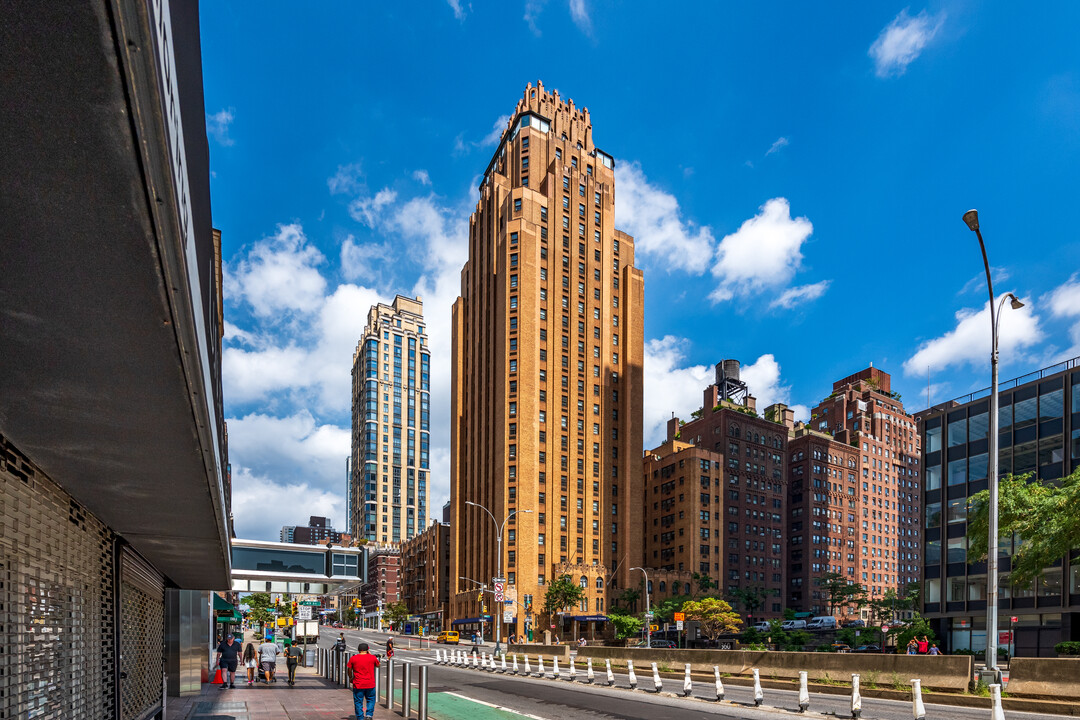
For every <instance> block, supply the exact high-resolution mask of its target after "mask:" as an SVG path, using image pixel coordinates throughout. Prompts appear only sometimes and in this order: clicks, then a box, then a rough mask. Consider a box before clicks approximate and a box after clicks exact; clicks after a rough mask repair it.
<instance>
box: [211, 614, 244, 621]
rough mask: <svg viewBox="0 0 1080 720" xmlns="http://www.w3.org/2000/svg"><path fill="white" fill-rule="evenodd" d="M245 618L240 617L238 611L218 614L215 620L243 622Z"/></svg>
mask: <svg viewBox="0 0 1080 720" xmlns="http://www.w3.org/2000/svg"><path fill="white" fill-rule="evenodd" d="M243 620H244V619H243V618H242V617H240V615H239V614H238V613H234V614H232V615H218V616H217V617H216V618H215V621H216V622H219V623H240V622H243Z"/></svg>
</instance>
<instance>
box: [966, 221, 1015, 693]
mask: <svg viewBox="0 0 1080 720" xmlns="http://www.w3.org/2000/svg"><path fill="white" fill-rule="evenodd" d="M964 222H965V223H966V224H967V226H968V229H969V230H971V231H972V232H974V233H975V235H976V236H977V237H978V238H979V249H980V250H982V259H983V268H984V269H985V270H986V289H987V291H988V292H989V293H990V335H991V343H990V448H989V454H990V467H989V470H988V472H987V474H988V475H989V478H988V480H987V484H988V485H989V489H990V503H989V508H988V513H987V514H988V515H989V523H988V524H989V536H990V537H989V538H988V543H987V559H986V582H987V593H986V595H987V597H986V670H987V673H989V674H992V675H993V682H995V683H999V682H1001V678H1000V671H999V670H998V666H997V641H998V636H997V633H998V329H999V322H1000V320H1001V311H1002V310H1003V309H1004V308H1005V301H1006V300H1008V301H1009V306H1010V307H1011V308H1012V309H1013V310H1019V309H1020V308H1022V307H1024V303H1022V302H1020V299H1019V298H1018V297H1016V296H1015V295H1013V294H1012V293H1007V294H1006V295H1005V296H1004V297H1003V298H1001V301H1000V302H998V303H997V306H996V308H995V300H996V298H995V297H994V284H993V282H992V281H991V279H990V262H989V260H987V258H986V244H985V243H984V242H983V236H982V232H980V231H979V211H978V210H968V211H967V212H966V213H964ZM988 684H989V683H988Z"/></svg>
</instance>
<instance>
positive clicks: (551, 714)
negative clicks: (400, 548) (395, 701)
mask: <svg viewBox="0 0 1080 720" xmlns="http://www.w3.org/2000/svg"><path fill="white" fill-rule="evenodd" d="M338 632H342V631H340V630H330V629H324V632H323V634H322V636H321V637H320V645H321V646H322V647H330V646H331V645H332V644H333V642H334V640H335V639H336V638H337V633H338ZM344 632H345V638H346V641H347V643H348V646H349V648H350V650H353V649H355V647H356V644H357V643H358V642H359V641H360V640H363V641H365V642H368V643H369V644H370V645H371V646H372V649H373V650H374V651H376V652H377V653H379V654H382V653H383V652H384V648H385V642H386V638H387V635H386V634H384V633H378V632H373V631H352V630H345V631H344ZM412 644H413V647H414V648H417V647H418V646H419V644H420V643H419V642H418V641H417V640H415V639H414V640H413V641H412ZM423 644H424V647H425V649H423V650H420V649H412V650H410V649H408V647H407V646H408V642H403V641H401V640H395V660H398V661H406V662H415V663H418V664H424V665H428V666H429V667H430V669H429V671H428V672H429V687H428V691H429V692H430V693H453V694H454V695H455V696H460V697H462V698H463V699H464V698H467V699H469V700H473V701H476V702H477V703H480V704H479V705H477V706H476V707H477V709H478V710H482V711H483V712H469V713H463V714H462V715H461V718H463V720H475V719H476V718H477V717H480V716H488V715H489V714H490V712H491V708H492V707H494V708H498V709H502V710H505V711H509V712H506V713H499V714H497V716H499V717H505V718H512V717H514V715H513V713H516V714H517V715H518V716H525V717H531V718H534V719H537V720H564V719H568V718H627V719H628V720H630V719H635V720H636V719H638V718H641V719H643V720H667V719H671V720H688V719H690V718H748V719H751V720H753V719H758V718H761V719H764V718H768V719H770V720H776V718H777V717H778V716H779V715H784V714H788V713H791V714H796V713H797V712H798V694H797V692H795V691H791V690H772V689H768V688H766V689H765V690H764V696H765V697H764V703H763V706H762V707H760V708H755V707H754V706H753V690H752V689H751V688H749V687H744V686H740V685H731V684H726V685H725V690H726V694H725V700H724V702H722V703H718V702H716V700H715V697H716V689H715V685H714V684H713V683H712V682H694V683H693V691H692V697H691V698H682V697H672V696H671V695H669V694H660V695H658V694H656V693H653V692H647V691H645V690H644V689H646V688H647V689H648V690H652V688H653V680H652V673H651V669H650V668H649V666H645V668H643V669H641V671H639V672H638V688H639V689H638V690H636V691H631V690H630V687H629V680H628V677H627V675H625V674H620V673H616V674H615V687H613V688H608V687H606V676H605V673H604V666H603V665H602V664H594V671H596V674H597V680H598V681H599V682H600V683H601V685H600V686H596V685H592V686H590V685H585V684H583V680H584V678H585V667H584V663H581V664H579V665H578V667H577V672H578V681H577V682H574V683H571V682H569V681H567V680H559V681H555V680H550V679H546V680H542V679H539V678H524V677H519V676H510V675H502V674H498V673H490V672H482V671H478V670H465V669H458V668H455V667H448V666H443V665H435V664H434V655H435V653H434V648H435V647H439V648H446V647H449V648H450V649H454V646H444V645H439V646H436V645H435V644H434V643H428V642H425V643H423ZM469 647H471V645H468V644H463V645H461V646H460V649H467V648H469ZM487 650H488V651H490V650H491V645H490V643H489V644H488V646H487ZM519 660H520V658H519ZM532 660H533V663H532V665H533V667H532V669H533V672H534V673H535V672H536V664H535V658H532ZM545 666H546V667H545V669H546V670H547V672H548V675H549V676H550V674H551V666H550V664H547V663H546V664H545ZM519 667H521V668H522V669H524V666H523V663H521V662H519ZM560 669H561V670H562V672H563V674H564V675H565V674H566V672H567V671H568V668H567V667H566V666H565V665H563V666H562V667H561V668H560ZM663 683H664V688H663V689H664V691H665V693H679V694H680V695H681V693H682V680H676V679H671V678H664V679H663ZM695 698H700V699H695ZM823 715H824V716H830V717H841V718H848V717H851V700H850V697H849V696H847V695H822V694H817V693H811V695H810V713H809V714H808V715H803V717H813V716H818V717H821V716H823ZM989 716H990V711H989V708H988V707H987V708H962V707H956V706H952V705H932V704H927V705H926V717H927V718H928V720H932V719H933V718H948V719H949V720H976V719H978V720H985V719H986V718H988V717H989ZM862 717H863V718H867V719H868V720H908V719H909V718H911V717H912V709H911V703H910V702H909V701H895V700H880V699H876V698H863V712H862ZM1007 717H1008V718H1009V719H1010V720H1012V719H1014V718H1015V719H1016V720H1060V717H1061V716H1058V715H1041V714H1035V713H1020V712H1009V713H1008V714H1007ZM440 720H453V718H440Z"/></svg>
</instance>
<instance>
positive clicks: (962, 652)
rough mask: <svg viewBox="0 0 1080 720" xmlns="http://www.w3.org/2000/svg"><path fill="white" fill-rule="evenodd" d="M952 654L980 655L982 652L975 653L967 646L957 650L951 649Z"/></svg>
mask: <svg viewBox="0 0 1080 720" xmlns="http://www.w3.org/2000/svg"><path fill="white" fill-rule="evenodd" d="M952 654H953V655H981V654H982V653H977V652H975V651H974V650H970V649H968V648H960V649H959V650H953V651H952Z"/></svg>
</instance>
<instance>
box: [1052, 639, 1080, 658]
mask: <svg viewBox="0 0 1080 720" xmlns="http://www.w3.org/2000/svg"><path fill="white" fill-rule="evenodd" d="M1054 650H1055V651H1057V654H1058V655H1080V642H1076V641H1075V640H1071V641H1068V642H1060V643H1058V644H1057V645H1055V646H1054Z"/></svg>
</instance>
